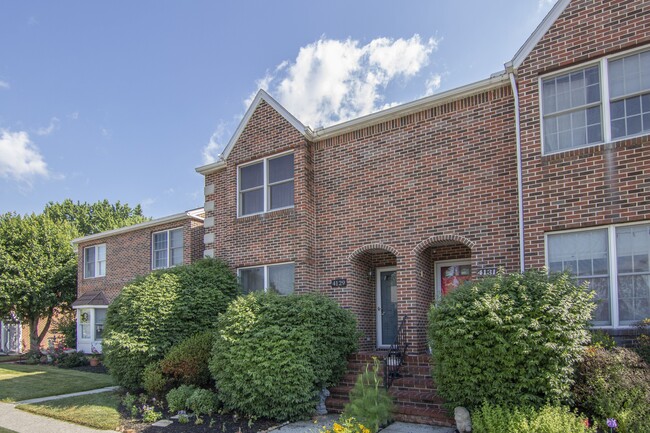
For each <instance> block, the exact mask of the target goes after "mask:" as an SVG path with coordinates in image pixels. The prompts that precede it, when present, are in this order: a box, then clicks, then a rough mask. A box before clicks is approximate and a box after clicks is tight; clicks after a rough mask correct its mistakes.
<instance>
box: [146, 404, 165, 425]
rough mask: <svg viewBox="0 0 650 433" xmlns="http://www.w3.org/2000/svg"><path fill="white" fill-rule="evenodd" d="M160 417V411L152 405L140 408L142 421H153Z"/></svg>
mask: <svg viewBox="0 0 650 433" xmlns="http://www.w3.org/2000/svg"><path fill="white" fill-rule="evenodd" d="M159 419H162V412H158V411H157V410H156V408H154V407H152V406H145V407H144V408H143V409H142V421H144V422H146V423H154V422H156V421H158V420H159Z"/></svg>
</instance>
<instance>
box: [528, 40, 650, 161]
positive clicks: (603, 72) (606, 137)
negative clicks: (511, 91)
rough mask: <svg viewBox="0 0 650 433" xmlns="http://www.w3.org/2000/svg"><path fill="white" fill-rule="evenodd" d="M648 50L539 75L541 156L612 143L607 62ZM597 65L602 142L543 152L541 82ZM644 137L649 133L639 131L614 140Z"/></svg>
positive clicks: (626, 53)
mask: <svg viewBox="0 0 650 433" xmlns="http://www.w3.org/2000/svg"><path fill="white" fill-rule="evenodd" d="M648 50H650V45H644V46H642V47H637V48H634V49H631V50H627V51H623V52H621V53H616V54H612V55H609V56H605V57H601V58H600V59H597V60H593V61H589V62H585V63H581V64H579V65H575V66H571V67H568V68H566V69H562V70H561V71H553V72H551V73H548V74H544V75H540V76H539V77H538V79H537V88H538V99H539V101H538V104H539V130H540V134H541V145H542V155H554V154H558V153H564V152H570V151H573V150H578V149H584V148H587V147H594V146H600V145H602V144H606V143H611V142H612V125H611V115H610V103H611V99H610V97H609V62H610V61H612V60H618V59H621V58H623V57H627V56H631V55H634V54H639V53H641V52H644V51H648ZM594 65H598V69H599V74H600V109H601V111H600V114H601V119H600V120H601V123H602V128H603V129H602V137H603V140H602V141H600V142H597V143H591V144H585V145H584V146H578V147H572V148H569V149H562V150H555V151H552V152H546V151H545V150H544V111H543V109H544V106H543V102H544V93H543V92H544V89H543V82H544V80H547V79H549V78H553V77H558V76H560V75H566V74H569V73H571V72H574V71H579V70H583V69H587V68H589V67H591V66H594ZM644 135H650V132H643V131H641V132H640V133H638V134H634V135H627V136H624V137H619V138H616V139H615V141H622V140H629V139H631V138H635V137H641V136H644Z"/></svg>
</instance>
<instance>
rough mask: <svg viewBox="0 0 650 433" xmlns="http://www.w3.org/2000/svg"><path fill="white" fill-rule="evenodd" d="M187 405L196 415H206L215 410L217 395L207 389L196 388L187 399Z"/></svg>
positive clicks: (210, 414)
mask: <svg viewBox="0 0 650 433" xmlns="http://www.w3.org/2000/svg"><path fill="white" fill-rule="evenodd" d="M187 406H188V407H189V409H190V410H191V411H192V412H193V413H194V415H196V416H197V418H198V417H199V416H200V415H208V416H212V413H213V412H214V411H216V410H217V395H216V394H215V393H214V392H212V391H210V390H207V389H200V388H199V389H196V390H194V392H193V393H192V395H190V397H189V398H188V399H187Z"/></svg>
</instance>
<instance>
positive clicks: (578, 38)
mask: <svg viewBox="0 0 650 433" xmlns="http://www.w3.org/2000/svg"><path fill="white" fill-rule="evenodd" d="M649 43H650V2H647V1H644V0H635V1H627V0H626V1H622V0H574V1H572V2H571V4H570V5H569V6H568V7H567V9H566V10H565V11H564V13H563V14H562V15H561V16H560V17H559V18H558V20H557V21H556V22H555V24H554V25H553V26H552V27H551V28H550V30H549V31H548V32H547V34H546V35H545V36H544V37H543V38H542V39H541V41H540V42H539V43H538V44H537V46H536V47H535V49H534V50H533V51H532V52H531V53H530V55H529V57H528V58H527V59H526V60H525V61H524V63H523V64H522V65H521V67H520V69H519V73H518V86H519V94H520V104H521V139H522V157H523V173H524V188H523V193H524V198H525V205H524V206H525V210H524V220H525V224H524V227H525V228H526V235H525V239H526V240H525V251H526V252H525V254H526V267H528V268H532V267H541V266H543V265H544V263H545V257H544V255H545V253H544V233H546V232H550V231H556V230H562V229H569V228H578V227H591V226H596V225H603V224H612V223H622V222H630V221H639V220H644V219H648V215H649V213H650V147H649V146H648V143H649V142H650V137H649V136H644V137H639V138H633V139H627V140H620V141H616V142H614V143H608V144H601V145H597V146H593V147H589V148H585V149H580V150H574V151H569V152H563V153H559V154H554V155H548V156H542V150H541V149H542V141H541V132H540V112H539V86H538V79H539V76H540V75H542V74H545V73H549V72H553V71H560V70H562V69H564V68H566V67H569V66H572V65H579V64H582V63H584V62H587V61H590V60H594V59H598V58H601V57H603V56H605V55H609V54H615V53H618V52H621V51H623V50H627V49H630V48H633V47H636V46H640V45H643V44H649ZM601 82H602V77H601Z"/></svg>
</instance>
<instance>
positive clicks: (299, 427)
mask: <svg viewBox="0 0 650 433" xmlns="http://www.w3.org/2000/svg"><path fill="white" fill-rule="evenodd" d="M338 417H339V415H325V416H322V417H318V422H317V423H314V422H313V421H298V422H293V423H291V424H287V425H285V426H282V427H281V428H279V429H277V430H273V432H272V433H276V432H277V433H318V432H319V431H320V430H321V428H322V427H323V426H326V427H328V428H330V427H332V424H334V422H335V421H336V420H337V419H338ZM453 432H454V428H453V427H434V426H430V425H423V424H410V423H406V422H395V423H393V424H391V425H389V426H388V427H386V428H385V429H383V430H380V433H453Z"/></svg>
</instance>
